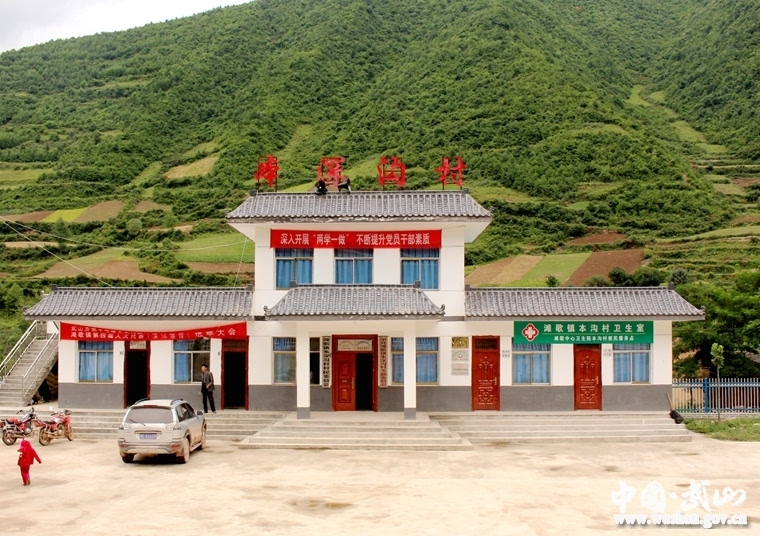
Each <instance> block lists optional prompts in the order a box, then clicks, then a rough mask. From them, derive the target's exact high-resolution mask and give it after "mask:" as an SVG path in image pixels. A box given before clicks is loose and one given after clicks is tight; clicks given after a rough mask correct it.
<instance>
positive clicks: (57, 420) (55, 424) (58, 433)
mask: <svg viewBox="0 0 760 536" xmlns="http://www.w3.org/2000/svg"><path fill="white" fill-rule="evenodd" d="M37 424H39V425H40V445H49V444H50V442H51V441H52V440H53V439H57V438H60V437H65V438H66V439H68V440H69V441H73V440H74V428H73V427H72V426H71V411H69V410H67V409H59V410H58V411H55V412H53V414H52V415H51V416H50V419H48V420H38V422H37Z"/></svg>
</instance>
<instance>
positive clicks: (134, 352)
mask: <svg viewBox="0 0 760 536" xmlns="http://www.w3.org/2000/svg"><path fill="white" fill-rule="evenodd" d="M124 344H125V346H126V348H125V349H126V352H125V354H124V407H125V408H127V407H129V406H131V405H132V404H134V403H135V402H137V401H138V400H142V399H143V398H150V343H149V342H148V341H126V342H125V343H124Z"/></svg>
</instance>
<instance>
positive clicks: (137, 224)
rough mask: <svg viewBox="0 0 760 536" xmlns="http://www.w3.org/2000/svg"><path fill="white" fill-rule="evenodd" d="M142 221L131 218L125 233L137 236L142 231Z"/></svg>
mask: <svg viewBox="0 0 760 536" xmlns="http://www.w3.org/2000/svg"><path fill="white" fill-rule="evenodd" d="M142 226H143V225H142V220H140V218H132V219H131V220H129V221H128V222H127V232H128V233H129V234H131V235H132V236H137V235H139V234H140V231H142Z"/></svg>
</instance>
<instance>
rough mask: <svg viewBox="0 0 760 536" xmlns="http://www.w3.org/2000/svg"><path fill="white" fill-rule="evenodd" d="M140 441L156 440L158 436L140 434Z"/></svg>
mask: <svg viewBox="0 0 760 536" xmlns="http://www.w3.org/2000/svg"><path fill="white" fill-rule="evenodd" d="M140 439H158V434H140Z"/></svg>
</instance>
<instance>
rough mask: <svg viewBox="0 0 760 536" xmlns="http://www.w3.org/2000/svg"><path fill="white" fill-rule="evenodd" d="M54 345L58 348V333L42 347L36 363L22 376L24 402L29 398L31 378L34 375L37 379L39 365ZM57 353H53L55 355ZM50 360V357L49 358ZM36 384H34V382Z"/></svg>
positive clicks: (52, 335)
mask: <svg viewBox="0 0 760 536" xmlns="http://www.w3.org/2000/svg"><path fill="white" fill-rule="evenodd" d="M51 345H53V347H54V348H57V346H58V333H51V334H50V337H49V338H48V340H47V342H46V343H45V346H43V347H42V349H41V350H40V353H39V354H37V357H35V358H34V361H33V362H32V364H31V365H29V369H28V370H27V371H26V372H25V373H24V375H23V376H21V395H22V396H23V397H24V401H26V399H27V397H28V393H27V392H26V385H27V383H28V381H29V376H30V375H32V374H33V375H34V377H35V378H36V376H37V363H38V362H39V361H40V359H41V358H42V357H43V356H45V355H46V354H47V353H48V348H50V346H51ZM54 353H55V352H53V354H54ZM47 359H48V360H49V357H48V358H47ZM33 383H34V382H33Z"/></svg>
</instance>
